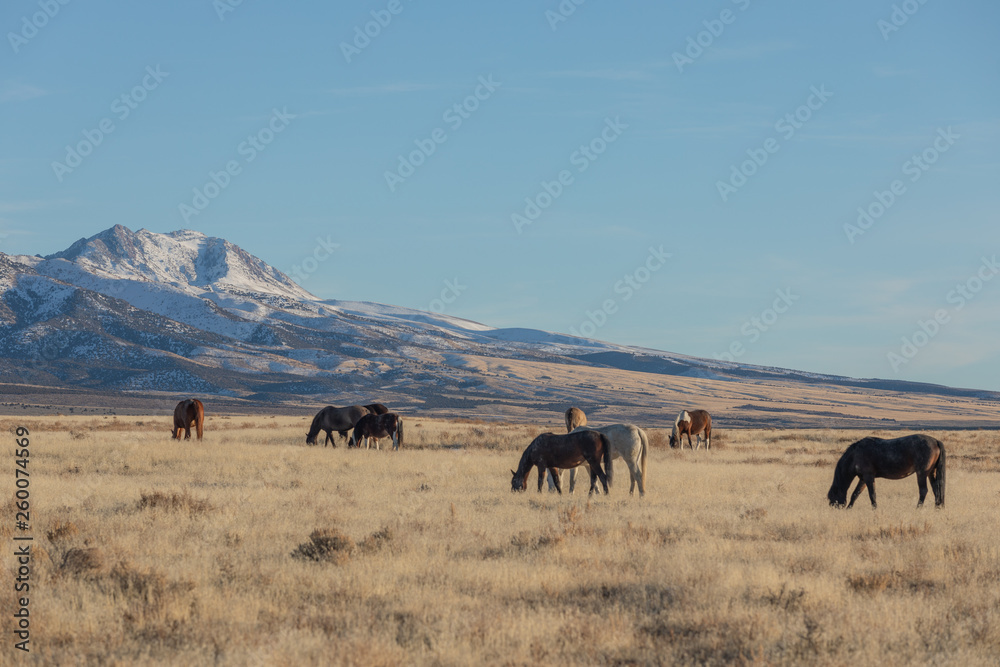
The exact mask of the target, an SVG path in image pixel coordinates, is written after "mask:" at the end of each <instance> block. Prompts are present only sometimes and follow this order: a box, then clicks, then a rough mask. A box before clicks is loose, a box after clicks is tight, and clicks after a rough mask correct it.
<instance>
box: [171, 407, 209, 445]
mask: <svg viewBox="0 0 1000 667" xmlns="http://www.w3.org/2000/svg"><path fill="white" fill-rule="evenodd" d="M192 424H194V427H195V430H196V432H197V434H198V439H199V440H201V436H202V434H203V433H204V426H205V406H204V404H202V402H201V401H199V400H198V399H197V398H186V399H184V400H183V401H181V402H180V403H178V404H177V407H175V408H174V427H173V428H172V429H170V437H171V438H173V439H174V440H180V439H181V429H184V439H185V440H190V439H191V425H192Z"/></svg>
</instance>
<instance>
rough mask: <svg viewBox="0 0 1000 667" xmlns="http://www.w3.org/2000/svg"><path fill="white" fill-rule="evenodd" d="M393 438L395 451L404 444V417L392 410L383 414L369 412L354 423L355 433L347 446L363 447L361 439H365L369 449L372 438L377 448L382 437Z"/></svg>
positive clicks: (366, 447) (366, 446)
mask: <svg viewBox="0 0 1000 667" xmlns="http://www.w3.org/2000/svg"><path fill="white" fill-rule="evenodd" d="M386 437H388V438H392V449H393V450H394V451H395V450H397V449H399V448H400V446H402V444H403V418H402V417H400V416H399V415H397V414H393V413H392V412H387V413H385V414H382V415H372V414H368V415H365V416H364V417H362V418H361V419H359V420H358V423H357V424H355V425H354V433H352V434H351V439H350V440H349V441H348V442H347V446H348V447H351V446H354V447H358V448H360V447H361V440H362V439H364V441H365V449H368V448H369V446H370V444H369V441H370V440H374V441H375V449H378V448H379V446H378V441H379V439H380V438H386Z"/></svg>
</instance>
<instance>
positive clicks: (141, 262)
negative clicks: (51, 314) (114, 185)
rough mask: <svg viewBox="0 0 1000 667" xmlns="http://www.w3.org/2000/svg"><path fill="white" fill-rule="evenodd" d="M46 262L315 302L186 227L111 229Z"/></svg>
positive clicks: (273, 272) (241, 254) (254, 261)
mask: <svg viewBox="0 0 1000 667" xmlns="http://www.w3.org/2000/svg"><path fill="white" fill-rule="evenodd" d="M45 259H46V260H54V259H64V260H67V261H70V262H73V263H75V264H77V265H79V266H80V267H81V268H84V269H86V270H88V271H92V272H95V273H100V274H102V275H104V276H105V277H110V278H119V279H127V280H140V281H149V282H157V283H165V284H170V285H174V286H176V287H179V288H182V289H186V288H187V289H188V290H194V291H198V292H200V291H205V290H206V288H208V289H210V290H213V291H230V290H235V291H238V292H250V293H259V294H272V295H278V296H285V297H291V298H294V299H307V300H314V299H315V297H314V296H312V295H311V294H309V293H308V292H307V291H305V290H304V289H302V288H301V287H299V286H298V285H297V284H296V283H295V282H293V281H292V279H291V278H289V277H288V276H287V275H285V274H284V273H282V272H281V271H278V270H277V269H275V268H273V267H271V266H270V265H268V264H267V263H266V262H264V261H263V260H261V259H259V258H257V257H254V256H253V255H251V254H250V253H248V252H246V251H245V250H243V249H242V248H240V247H239V246H237V245H235V244H233V243H230V242H229V241H226V240H225V239H221V238H216V237H211V236H207V235H206V234H204V233H202V232H198V231H194V230H190V229H181V230H177V231H173V232H169V233H166V234H160V233H157V232H151V231H149V230H147V229H140V230H139V231H137V232H133V231H132V230H131V229H129V228H128V227H125V226H124V225H115V226H114V227H111V228H110V229H106V230H104V231H103V232H100V233H98V234H95V235H94V236H91V237H90V238H83V239H80V240H79V241H77V242H76V243H74V244H73V245H71V246H70V247H69V248H67V249H66V250H63V251H62V252H57V253H54V254H52V255H48V256H46V257H45Z"/></svg>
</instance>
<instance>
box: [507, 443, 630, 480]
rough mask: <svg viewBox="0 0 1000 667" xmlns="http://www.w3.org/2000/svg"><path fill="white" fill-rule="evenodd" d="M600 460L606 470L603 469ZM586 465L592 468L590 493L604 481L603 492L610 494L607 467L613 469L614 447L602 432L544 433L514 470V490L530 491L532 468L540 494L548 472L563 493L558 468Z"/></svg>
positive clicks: (527, 449) (525, 453) (531, 445)
mask: <svg viewBox="0 0 1000 667" xmlns="http://www.w3.org/2000/svg"><path fill="white" fill-rule="evenodd" d="M601 459H603V460H604V467H603V468H602V467H601ZM583 462H587V464H588V465H590V493H591V494H593V493H594V490H595V489H596V488H597V480H598V479H600V480H601V485H602V486H603V487H604V493H607V492H608V478H607V475H605V474H604V468H610V467H611V444H610V443H609V442H608V439H607V437H605V435H604V434H603V433H599V432H597V431H590V430H582V431H579V432H576V433H567V434H565V435H556V434H555V433H543V434H541V435H540V436H538V437H537V438H535V439H534V440H532V441H531V444H530V445H528V447H527V448H526V449H525V450H524V453H523V454H521V461H520V462H519V463H518V464H517V471H514V470H511V471H510V474H511V475H512V477H511V480H510V490H511V491H524V490H525V489H527V488H528V475H529V474H530V473H531V469H532V468H533V467H537V468H538V491H539V492H541V490H542V484H543V483H544V481H545V471H546V470H550V471H551V472H552V473H553V475H552V477H553V479H554V480H555V484H556V491H558V492H559V493H562V485H561V484H560V481H559V468H575V467H577V466H578V465H580V464H581V463H583Z"/></svg>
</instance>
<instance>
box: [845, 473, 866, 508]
mask: <svg viewBox="0 0 1000 667" xmlns="http://www.w3.org/2000/svg"><path fill="white" fill-rule="evenodd" d="M848 486H850V484H848ZM863 488H865V478H864V477H859V478H858V485H857V486H856V487H854V493H852V494H851V502H849V503H847V509H851V508H852V507H854V501H855V500H857V499H858V496H860V495H861V490H862V489H863Z"/></svg>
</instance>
